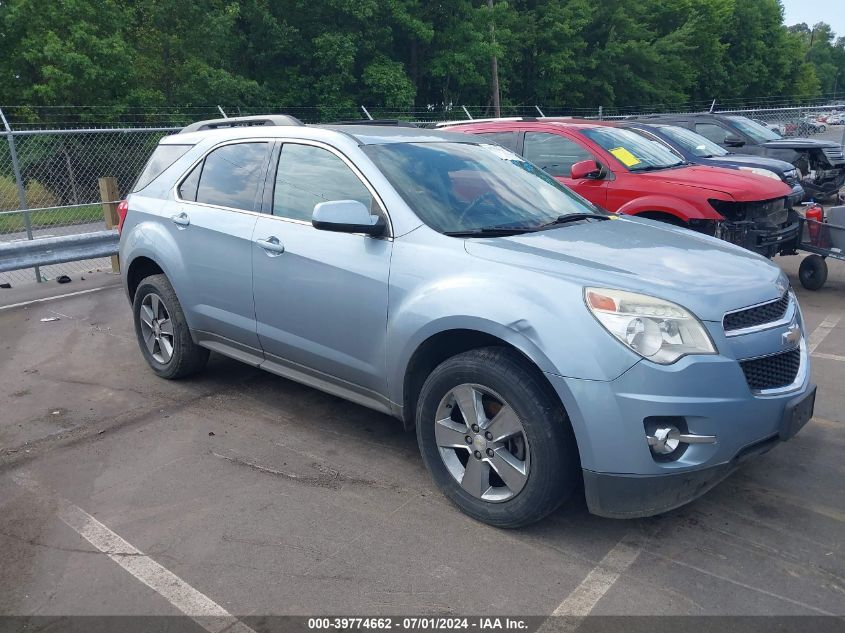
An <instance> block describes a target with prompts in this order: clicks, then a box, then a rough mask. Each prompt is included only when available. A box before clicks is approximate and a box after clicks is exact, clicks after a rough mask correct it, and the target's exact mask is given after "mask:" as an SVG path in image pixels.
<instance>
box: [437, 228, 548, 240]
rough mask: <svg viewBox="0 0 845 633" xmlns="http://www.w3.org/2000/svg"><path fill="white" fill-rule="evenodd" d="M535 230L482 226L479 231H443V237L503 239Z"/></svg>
mask: <svg viewBox="0 0 845 633" xmlns="http://www.w3.org/2000/svg"><path fill="white" fill-rule="evenodd" d="M533 230H535V229H534V228H529V227H525V226H522V227H512V228H508V227H503V226H482V227H481V228H480V229H467V230H466V231H444V232H443V235H448V236H449V237H505V236H508V235H522V234H523V233H530V232H531V231H533Z"/></svg>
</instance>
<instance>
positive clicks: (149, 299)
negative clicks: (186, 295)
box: [132, 275, 208, 379]
mask: <svg viewBox="0 0 845 633" xmlns="http://www.w3.org/2000/svg"><path fill="white" fill-rule="evenodd" d="M132 311H133V315H134V317H135V335H136V336H137V338H138V345H139V346H140V348H141V353H142V354H143V355H144V358H145V359H146V361H147V364H149V366H150V367H151V368H152V370H153V371H154V372H155V373H156V374H158V375H159V376H161V377H162V378H168V379H174V378H184V377H185V376H190V375H191V374H195V373H197V372H198V371H200V370H201V369H202V368H203V367H205V364H206V362H207V361H208V350H207V349H205V348H202V347H200V346H199V345H197V344H196V343H194V341H193V339H192V338H191V333H190V331H189V329H188V323H187V321H186V319H185V314H184V312H182V306H181V305H179V300H178V299H177V298H176V293H175V292H174V291H173V286H171V285H170V282H169V281H168V280H167V277H165V276H164V275H152V276H150V277H147V278H145V279H144V280H143V281H141V283H140V284H139V285H138V289H137V290H136V291H135V300H134V302H133V304H132Z"/></svg>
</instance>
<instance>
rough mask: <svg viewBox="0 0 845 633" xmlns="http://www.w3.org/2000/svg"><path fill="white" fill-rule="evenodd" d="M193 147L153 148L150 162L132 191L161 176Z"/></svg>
mask: <svg viewBox="0 0 845 633" xmlns="http://www.w3.org/2000/svg"><path fill="white" fill-rule="evenodd" d="M192 147H193V145H159V146H158V147H156V148H155V151H154V152H153V155H152V156H150V160H148V161H147V164H146V165H145V166H144V170H143V171H142V172H141V175H140V176H138V180H136V181H135V186H134V187H132V191H133V192H135V191H140V190H141V189H143V188H144V187H146V186H147V185H148V184H150V183H151V182H152V181H153V180H155V179H156V178H158V177H159V176H161V174H162V173H164V170H165V169H167V168H168V167H170V166H171V165H172V164H173V163H175V162H176V161H177V160H179V159H180V158H182V156H184V155H185V153H186V152H187V151H188V150H189V149H191V148H192Z"/></svg>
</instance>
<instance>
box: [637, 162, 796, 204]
mask: <svg viewBox="0 0 845 633" xmlns="http://www.w3.org/2000/svg"><path fill="white" fill-rule="evenodd" d="M633 173H636V172H633ZM637 177H638V178H642V179H643V184H644V185H645V187H644V190H645V191H661V189H662V185H664V184H665V183H673V184H676V185H683V186H686V187H696V188H698V189H706V190H708V191H718V192H720V193H724V194H727V195H729V196H731V197H732V198H733V199H734V200H736V201H738V202H752V201H755V200H772V199H773V198H782V197H784V196H788V195H789V193H790V189H789V187H787V186H786V185H785V184H783V183H782V182H778V181H777V180H774V179H773V178H766V177H765V176H757V175H755V174H749V173H747V172H741V171H737V170H736V169H725V168H722V167H710V166H705V165H688V166H686V167H678V168H675V169H661V170H659V171H650V172H643V173H639V174H637ZM651 183H654V184H651Z"/></svg>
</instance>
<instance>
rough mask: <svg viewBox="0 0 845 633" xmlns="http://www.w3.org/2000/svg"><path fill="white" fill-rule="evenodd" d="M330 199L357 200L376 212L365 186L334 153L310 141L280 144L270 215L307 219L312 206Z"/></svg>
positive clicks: (308, 220)
mask: <svg viewBox="0 0 845 633" xmlns="http://www.w3.org/2000/svg"><path fill="white" fill-rule="evenodd" d="M330 200H357V201H358V202H361V203H362V204H364V205H365V206H366V207H367V208H368V209H370V211H371V212H374V213H377V212H378V210H377V208H376V206H377V205H376V203H375V202H374V201H373V197H372V195H370V192H369V190H368V189H367V187H365V186H364V183H363V182H361V180H360V179H359V178H358V176H357V175H355V173H354V172H353V171H352V170H351V169H350V168H349V166H348V165H347V164H346V163H345V162H343V161H342V160H341V159H340V158H339V157H338V156H337V155H335V154H333V153H331V152H330V151H328V150H326V149H323V148H322V147H314V146H313V145H296V144H293V143H286V144H285V145H283V146H282V153H281V154H280V156H279V167H278V170H277V171H276V186H275V190H274V192H273V215H278V216H281V217H285V218H289V219H291V220H302V221H305V222H310V221H311V216H312V214H313V213H314V207H315V206H316V205H317V204H319V203H321V202H327V201H330Z"/></svg>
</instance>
